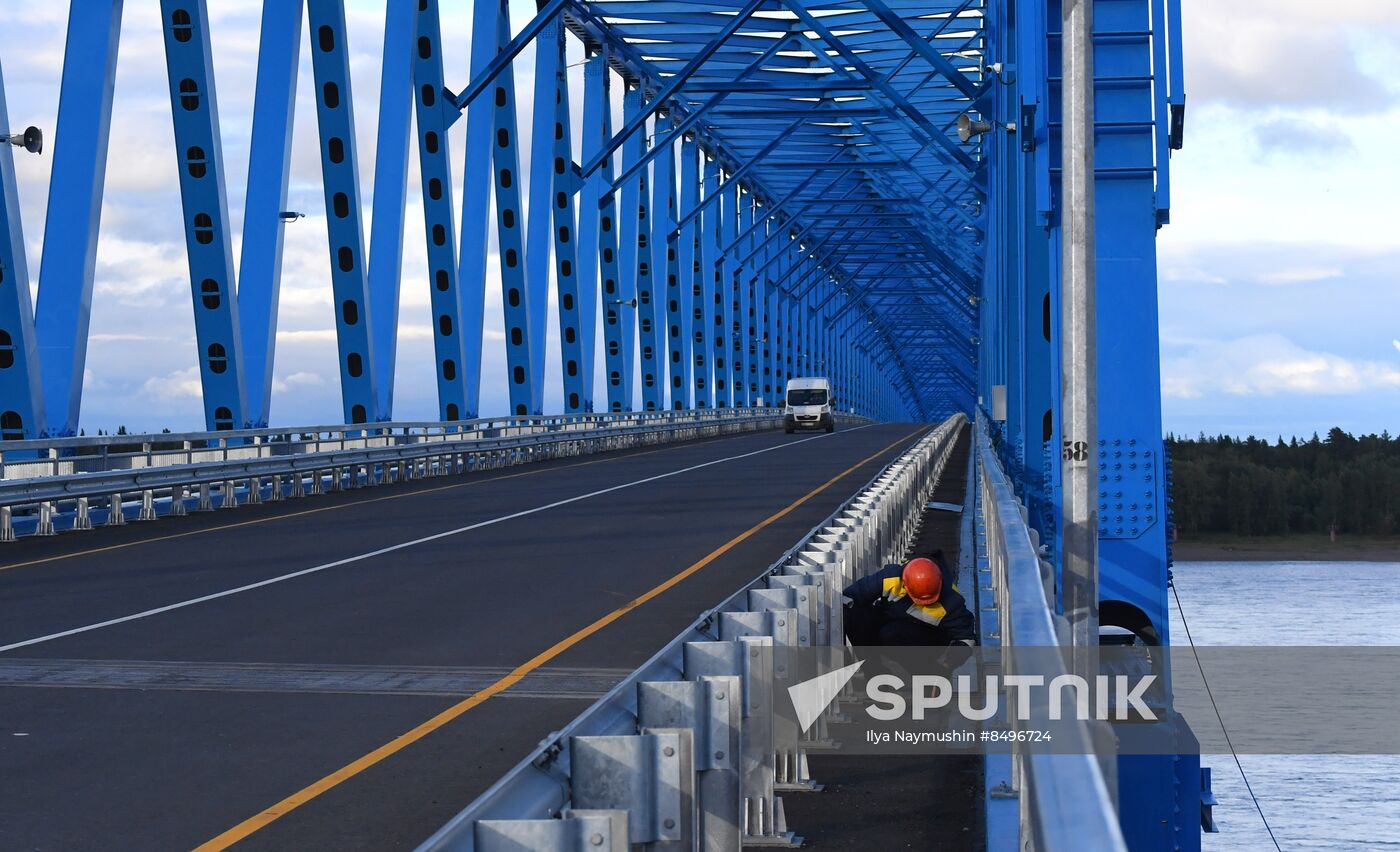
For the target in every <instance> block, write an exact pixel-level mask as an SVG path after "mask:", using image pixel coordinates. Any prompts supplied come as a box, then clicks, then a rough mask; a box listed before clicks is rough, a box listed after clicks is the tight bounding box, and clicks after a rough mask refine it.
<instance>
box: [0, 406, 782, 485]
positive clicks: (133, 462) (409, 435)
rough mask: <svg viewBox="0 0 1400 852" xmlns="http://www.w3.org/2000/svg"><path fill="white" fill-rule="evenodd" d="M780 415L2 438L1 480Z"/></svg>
mask: <svg viewBox="0 0 1400 852" xmlns="http://www.w3.org/2000/svg"><path fill="white" fill-rule="evenodd" d="M778 413H780V411H779V410H778V409H774V408H712V409H690V410H686V411H647V412H619V413H602V414H561V415H548V416H533V417H483V418H479V419H476V420H461V421H443V422H438V421H395V422H387V423H369V424H350V425H346V424H338V425H329V426H325V425H322V426H288V427H276V428H267V429H235V430H226V431H218V432H161V433H146V434H140V435H95V436H84V437H73V438H46V439H36V440H30V441H5V442H3V443H0V479H32V478H35V477H40V476H65V475H68V474H74V473H94V472H98V471H110V470H137V469H141V468H151V467H164V466H170V465H190V464H201V463H205V462H218V461H236V460H242V459H255V458H269V457H274V456H288V455H299V454H307V453H323V452H341V451H347V450H357V449H370V448H375V447H379V448H383V447H396V446H403V445H406V444H419V443H432V442H455V441H476V440H484V439H497V438H510V437H520V436H524V435H534V434H543V433H556V432H562V431H572V430H580V429H584V430H587V429H598V428H625V427H631V426H638V427H642V426H649V425H673V424H676V423H682V422H692V423H699V422H710V421H714V420H716V419H719V420H725V419H743V418H746V417H759V416H764V415H771V416H776V415H777V414H778Z"/></svg>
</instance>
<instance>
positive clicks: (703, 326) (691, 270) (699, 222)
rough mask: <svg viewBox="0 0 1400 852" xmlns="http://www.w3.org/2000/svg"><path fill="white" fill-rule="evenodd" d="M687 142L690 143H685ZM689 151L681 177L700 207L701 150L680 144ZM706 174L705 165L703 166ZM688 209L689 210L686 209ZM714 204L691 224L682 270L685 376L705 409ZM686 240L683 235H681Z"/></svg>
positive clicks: (699, 405)
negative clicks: (708, 241) (686, 351)
mask: <svg viewBox="0 0 1400 852" xmlns="http://www.w3.org/2000/svg"><path fill="white" fill-rule="evenodd" d="M687 141H690V140H687ZM686 147H689V148H690V151H689V154H686V164H687V165H686V166H685V168H683V169H682V176H683V178H685V179H687V180H690V182H693V189H692V190H690V194H692V200H693V201H694V203H696V206H699V203H700V190H701V187H703V185H701V176H700V175H701V169H700V157H701V154H700V151H699V147H697V145H696V144H694V143H693V141H690V144H689V145H682V150H685V148H686ZM706 169H707V171H708V165H706ZM687 210H692V208H689V207H687ZM714 214H715V210H714V203H713V201H711V203H710V204H708V206H707V207H706V208H704V210H701V211H700V215H696V217H694V220H693V221H692V222H690V225H689V229H690V239H689V241H687V245H689V246H690V263H689V264H686V266H683V267H682V273H683V276H685V281H686V287H685V288H683V290H685V295H686V297H687V298H686V299H685V304H686V305H687V311H686V329H687V336H686V346H687V348H689V350H690V360H689V361H687V369H686V372H687V374H689V375H690V382H692V390H693V396H692V397H693V400H694V407H696V409H708V407H710V379H708V365H710V347H708V343H710V340H708V337H706V334H707V333H708V329H710V326H708V325H707V323H706V292H708V287H707V281H708V280H711V278H713V277H714V276H713V273H710V270H708V267H706V266H704V262H706V259H707V257H708V252H707V246H706V228H710V227H714ZM682 239H685V235H682Z"/></svg>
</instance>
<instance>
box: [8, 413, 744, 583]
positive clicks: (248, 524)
mask: <svg viewBox="0 0 1400 852" xmlns="http://www.w3.org/2000/svg"><path fill="white" fill-rule="evenodd" d="M716 440H722V439H718V438H709V439H705V440H701V441H684V442H679V443H676V444H673V445H671V446H668V447H659V448H657V449H655V450H644V451H642V452H640V453H627V454H625V455H616V456H614V455H611V454H609V456H608V457H607V458H601V459H592V460H591V461H585V462H575V463H573V464H566V465H555V466H552V467H542V468H536V469H534V470H525V471H521V472H519V473H508V474H505V475H504V476H492V477H487V478H485V479H473V480H470V481H468V482H457V483H453V484H451V485H439V486H436V487H434V488H419V489H414V490H413V491H405V492H403V493H400V494H386V495H384V496H382V497H370V498H366V499H364V500H355V501H353V502H349V503H340V504H338V505H335V506H321V507H320V508H317V509H302V510H301V511H297V512H287V513H285V514H280V515H273V516H271V517H267V518H256V519H254V520H250V521H238V522H237V523H232V524H224V525H222V526H217V527H205V528H203V529H197V530H186V531H185V532H179V533H170V534H168V535H160V536H154V537H152V538H143V539H140V540H139V541H127V542H123V543H121V544H108V545H103V546H101V547H92V548H88V549H87V550H77V551H74V552H72V553H58V554H54V555H53V556H43V557H40V558H38V559H30V560H28V561H26V562H15V563H12V564H10V565H0V571H10V570H12V569H15V568H28V567H29V566H31V565H43V564H44V563H47V562H61V561H63V560H65V559H76V558H78V557H80V556H93V555H95V554H98V553H110V552H112V551H114V550H126V549H128V548H132V547H140V546H141V545H143V544H155V543H157V542H162V541H173V540H175V539H181V538H189V537H190V536H196V535H205V534H207V533H216V532H223V531H224V530H235V529H239V528H241V527H252V526H257V525H259V524H270V523H272V522H274V521H285V520H289V519H291V518H303V517H306V516H307V515H319V514H321V513H322V512H335V511H338V510H340V509H351V508H354V507H356V506H368V505H370V504H373V503H382V502H384V501H385V500H402V499H404V498H406V497H417V496H418V495H420V494H435V493H437V492H439V491H452V490H454V489H457V488H469V487H471V486H474V485H485V484H487V483H488V482H501V481H502V480H506V479H519V478H520V477H522V476H534V475H536V474H540V473H549V472H550V471H554V470H572V469H574V468H577V467H588V466H589V465H594V464H604V463H606V462H614V461H621V460H623V459H634V458H637V457H639V456H649V455H653V454H655V453H664V452H668V451H670V450H677V449H680V448H682V447H687V446H689V447H693V446H696V445H697V444H708V443H711V442H713V441H716ZM458 475H463V474H458ZM396 484H397V483H396ZM341 493H343V492H341Z"/></svg>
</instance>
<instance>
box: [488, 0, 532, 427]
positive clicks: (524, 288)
mask: <svg viewBox="0 0 1400 852" xmlns="http://www.w3.org/2000/svg"><path fill="white" fill-rule="evenodd" d="M494 19H495V22H496V27H497V29H496V50H497V52H499V51H500V50H502V49H503V48H504V47H505V46H506V45H507V44H509V43H510V5H509V3H508V2H507V0H500V2H499V3H498V4H496V6H495V15H494ZM482 97H489V98H490V99H491V105H492V119H493V124H492V130H493V131H494V133H493V138H492V143H491V160H492V165H493V168H494V171H493V177H494V178H495V197H496V242H497V244H498V247H499V249H500V261H501V263H500V273H501V309H502V313H503V315H504V320H505V334H506V383H507V386H508V388H509V396H510V411H511V413H512V414H515V415H528V414H539V413H540V412H541V410H542V409H543V407H544V406H543V397H542V394H543V392H544V388H543V386H542V383H541V382H537V381H535V379H534V364H535V361H534V355H533V348H534V347H535V346H544V341H543V340H533V339H532V338H531V334H530V331H531V328H532V323H533V322H534V319H533V317H534V312H533V308H532V307H531V304H530V296H531V293H530V287H529V282H530V279H529V276H528V274H527V273H526V267H525V236H524V232H525V222H524V216H525V210H524V205H523V203H522V196H521V191H520V149H519V138H518V134H517V127H518V124H517V122H516V110H515V98H516V95H515V72H514V70H513V68H512V66H511V65H509V64H508V65H506V67H505V68H504V69H503V70H502V71H501V73H500V74H499V75H497V77H496V79H495V81H494V82H493V83H492V85H491V86H490V87H488V89H487V90H486V92H485V93H483V95H482Z"/></svg>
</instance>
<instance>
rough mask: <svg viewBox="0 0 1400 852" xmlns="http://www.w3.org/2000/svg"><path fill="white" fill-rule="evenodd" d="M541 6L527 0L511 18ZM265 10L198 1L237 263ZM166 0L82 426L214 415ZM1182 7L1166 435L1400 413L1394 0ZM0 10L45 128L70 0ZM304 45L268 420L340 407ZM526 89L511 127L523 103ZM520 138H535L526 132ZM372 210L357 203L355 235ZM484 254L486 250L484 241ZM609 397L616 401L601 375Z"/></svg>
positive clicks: (103, 294) (130, 115)
mask: <svg viewBox="0 0 1400 852" xmlns="http://www.w3.org/2000/svg"><path fill="white" fill-rule="evenodd" d="M533 5H534V4H532V3H519V2H518V1H517V0H513V2H512V6H513V8H514V9H515V15H516V21H515V23H516V25H517V27H518V26H520V25H521V24H523V23H524V21H526V20H527V19H528V18H527V16H528V14H529V13H530V10H531V9H533ZM259 6H260V4H259V3H257V2H253V1H252V0H219V2H217V3H211V4H210V7H211V15H212V17H213V23H214V26H213V34H214V39H213V49H214V60H215V73H216V81H217V87H218V99H219V106H220V118H221V126H222V131H223V144H224V158H225V168H226V174H227V187H228V196H229V217H230V223H231V233H232V236H233V240H234V257H235V260H236V259H237V257H238V250H239V245H240V244H241V239H240V236H239V235H240V233H241V229H242V208H243V185H244V182H245V179H246V168H247V156H248V132H249V125H250V117H251V110H252V81H253V72H254V69H255V67H256V58H257V44H258V11H257V10H258V8H259ZM349 6H350V10H349V12H348V22H349V23H348V26H349V32H348V41H349V44H350V48H351V51H352V59H351V72H352V89H353V98H354V103H355V104H356V122H357V126H358V127H359V129H360V133H359V140H360V141H359V143H358V145H359V152H358V153H359V157H360V171H361V191H362V193H363V195H364V202H365V204H366V206H367V207H368V205H369V204H370V202H371V193H370V189H371V188H372V185H373V164H374V135H375V121H376V111H377V104H378V85H379V70H380V69H379V58H378V57H379V52H380V39H381V33H382V23H383V4H382V3H377V2H370V0H363V1H361V0H351V2H350V4H349ZM444 7H445V8H446V9H447V10H448V11H449V12H450V11H452V10H458V11H460V14H447V15H445V16H444V26H443V29H444V42H445V43H446V44H448V45H452V44H456V45H461V46H462V48H461V49H460V50H449V51H445V53H444V59H445V64H446V71H447V74H446V76H447V84H448V86H449V87H458V88H460V86H461V85H463V82H464V81H465V79H466V78H467V73H468V71H467V61H468V53H467V50H466V45H467V43H468V41H469V35H470V34H469V13H468V12H467V4H466V3H465V2H464V0H445V2H444ZM156 8H157V7H156V4H155V3H153V2H145V0H138V2H133V3H127V4H126V10H125V16H124V21H123V31H122V41H121V48H120V53H119V60H118V69H117V80H116V92H115V98H114V108H113V119H112V154H111V157H110V160H109V166H108V173H107V185H106V191H105V195H104V203H103V213H102V229H101V235H100V237H99V244H98V263H97V271H96V281H95V287H94V295H93V304H92V327H91V337H90V345H89V351H88V362H87V363H88V368H87V373H86V376H85V379H84V383H85V392H84V401H83V416H82V420H83V424H84V426H85V427H87V428H88V430H89V431H92V430H94V429H96V428H99V427H103V428H108V429H111V428H113V427H115V426H117V425H126V426H128V428H131V429H139V430H147V429H159V428H161V427H171V428H175V429H187V428H198V427H199V426H200V424H201V423H202V413H201V406H200V388H199V375H198V371H197V369H196V367H195V366H194V365H195V363H196V350H195V338H194V321H193V309H192V307H191V302H190V295H189V282H188V278H187V268H186V264H185V255H184V242H183V241H184V236H183V230H182V223H181V216H180V200H179V193H178V187H177V186H176V183H175V180H176V171H175V170H176V159H175V153H174V140H173V134H172V131H171V126H170V103H169V96H168V90H167V82H166V78H165V68H164V52H163V46H162V42H161V35H160V31H159V16H158V14H157V13H156ZM1183 15H1184V22H1185V35H1184V39H1183V44H1184V48H1185V53H1186V63H1185V66H1186V78H1187V90H1186V92H1187V99H1188V112H1187V128H1186V146H1185V149H1184V150H1182V151H1179V152H1176V153H1175V154H1174V157H1173V161H1172V164H1171V168H1172V181H1173V190H1172V192H1173V209H1172V224H1170V225H1169V226H1167V227H1166V228H1164V229H1163V230H1162V231H1161V233H1160V237H1159V252H1160V263H1159V270H1160V276H1159V277H1160V284H1159V289H1160V307H1161V345H1162V369H1163V377H1162V379H1163V404H1164V415H1165V427H1166V429H1167V430H1168V431H1172V432H1176V433H1179V434H1195V433H1197V432H1201V431H1205V432H1210V433H1216V432H1225V433H1232V434H1251V433H1252V434H1259V435H1264V436H1269V437H1272V436H1275V435H1284V436H1289V435H1295V434H1296V435H1303V436H1306V435H1310V434H1311V433H1313V432H1314V431H1317V432H1325V431H1326V430H1327V429H1328V428H1330V427H1332V426H1334V425H1339V426H1341V427H1343V428H1345V429H1348V430H1351V431H1365V432H1371V431H1375V432H1379V431H1382V430H1386V429H1389V430H1390V431H1391V432H1392V433H1400V286H1398V285H1400V229H1397V228H1396V226H1395V225H1394V218H1395V217H1394V214H1393V212H1392V210H1391V209H1390V208H1391V203H1392V202H1393V199H1394V197H1395V196H1396V193H1397V190H1400V158H1397V157H1396V156H1395V155H1394V154H1395V150H1396V140H1397V139H1400V15H1397V14H1396V13H1395V7H1394V0H1332V2H1330V3H1329V4H1327V9H1326V12H1325V14H1319V12H1318V7H1317V6H1316V4H1315V3H1305V2H1303V0H1230V2H1228V3H1224V2H1220V0H1183ZM4 17H5V20H6V26H5V27H4V29H3V31H0V63H3V68H4V77H5V87H6V94H7V97H8V101H9V114H10V123H11V126H13V127H23V126H25V125H28V124H35V125H39V126H40V127H44V128H46V129H48V130H49V131H50V137H49V143H50V146H51V145H52V141H53V139H52V128H53V127H54V125H55V119H56V113H57V95H58V81H59V77H60V71H61V67H62V60H63V38H64V28H65V26H66V20H67V9H66V4H61V3H48V4H38V3H27V4H14V6H13V7H11V8H7V9H6V10H5V12H4ZM571 44H572V40H571ZM574 50H577V48H576V46H575V47H574ZM309 56H310V53H309V47H308V45H306V44H305V43H304V44H303V47H302V66H303V67H302V70H301V74H300V80H299V83H298V90H297V117H296V123H295V132H294V138H293V160H292V180H291V187H290V190H289V196H288V202H287V206H288V208H289V209H292V210H297V211H301V212H304V213H305V214H306V218H305V219H302V220H300V221H297V222H295V223H292V224H290V225H288V226H287V229H286V243H285V249H284V261H283V282H282V296H281V311H280V321H279V328H278V334H277V360H276V364H277V367H276V370H275V380H274V388H273V400H272V418H273V422H274V423H282V424H292V423H313V422H315V423H325V422H334V421H339V420H340V418H341V410H340V393H339V387H338V379H337V377H336V356H335V337H334V334H335V332H334V326H333V320H332V316H333V313H332V304H331V299H330V287H329V263H328V259H327V248H326V237H325V213H324V201H323V198H322V195H321V186H320V164H319V160H318V154H317V145H316V120H315V104H314V102H313V101H312V99H311V93H312V90H313V86H312V83H311V74H310V63H309ZM530 57H531V54H530V53H528V52H527V54H526V55H525V56H524V57H523V59H524V61H523V62H517V67H518V69H519V70H518V71H517V84H518V86H519V87H520V90H521V91H522V92H526V91H529V86H530V82H531V81H530V78H531V73H530V71H531V67H532V61H531V58H530ZM571 61H577V57H571ZM570 73H571V74H574V75H575V76H577V75H578V74H579V73H580V69H578V68H573V69H571V72H570ZM525 100H526V103H525V104H522V113H521V116H520V121H521V122H522V126H525V123H526V122H527V121H528V117H529V107H528V98H526V99H525ZM464 125H465V122H458V124H457V125H456V126H455V127H454V128H453V130H452V133H451V134H450V139H449V142H450V145H451V152H452V156H453V169H454V174H455V175H456V176H457V177H458V183H459V186H458V187H457V201H458V209H459V210H460V192H461V188H460V171H461V152H462V150H463V139H464V136H463V132H464ZM577 125H578V122H575V128H574V131H575V134H577V133H578V126H577ZM521 138H522V141H523V143H524V144H526V145H528V141H529V134H527V133H522V134H521ZM411 157H412V159H411V162H410V165H409V199H410V201H409V209H408V211H407V214H406V220H405V221H406V228H405V235H404V245H405V251H404V266H403V282H404V286H403V289H402V296H401V308H400V331H399V354H398V361H397V363H398V369H397V375H396V391H395V416H396V418H397V419H433V418H435V417H436V402H435V396H436V386H435V383H434V381H433V367H432V365H433V357H432V336H431V325H430V323H431V316H430V311H429V307H428V288H427V284H426V282H427V264H426V253H425V249H424V234H423V219H422V209H421V204H420V203H419V202H418V201H416V200H414V199H415V198H417V197H419V196H420V195H421V192H420V189H419V184H418V165H417V152H416V146H413V151H412V154H411ZM15 162H16V172H17V179H18V181H19V186H20V199H21V206H22V210H23V220H24V227H25V238H26V243H27V247H28V252H29V263H30V269H31V276H33V277H37V272H38V269H39V259H40V256H41V252H42V247H43V237H44V227H45V217H44V213H45V208H46V203H47V191H48V177H49V175H48V171H49V168H50V166H51V163H52V159H51V157H50V156H49V153H48V152H46V153H45V154H44V155H42V156H38V157H34V156H29V155H25V154H22V153H21V154H18V155H17V156H16V158H15ZM368 227H369V223H368V220H367V221H366V234H368ZM366 239H368V237H366ZM493 243H494V239H493ZM492 251H493V256H492V259H491V264H492V266H494V265H495V263H496V260H495V257H494V244H493V246H492ZM486 293H487V304H486V321H487V329H486V337H485V341H484V355H483V383H482V399H481V410H482V413H483V414H495V413H502V412H504V410H505V409H506V398H505V372H506V371H505V364H504V354H503V351H504V345H503V342H504V336H503V334H502V331H501V326H502V320H501V306H500V290H499V284H498V283H497V282H496V280H495V279H494V278H493V279H492V280H491V281H489V282H488V286H487V289H486ZM551 296H552V294H551ZM552 310H553V308H552V306H551V311H552ZM550 321H551V324H552V323H554V322H555V320H554V319H553V314H552V313H551V320H550ZM548 347H549V348H548V351H547V355H546V362H545V363H546V369H547V377H546V378H547V381H546V395H545V409H546V410H560V409H561V407H562V401H561V399H560V389H559V363H558V362H559V356H558V335H557V329H556V328H555V327H553V325H551V328H550V332H549V341H548ZM600 360H601V359H600ZM600 375H601V371H600ZM597 395H598V397H599V398H602V395H603V394H602V387H601V384H600V386H599V388H598V393H597Z"/></svg>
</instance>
